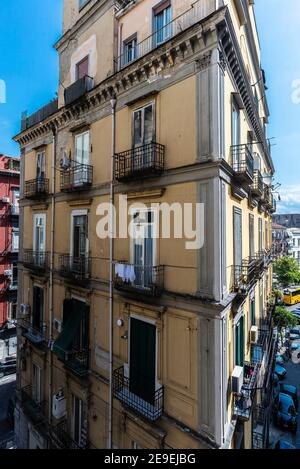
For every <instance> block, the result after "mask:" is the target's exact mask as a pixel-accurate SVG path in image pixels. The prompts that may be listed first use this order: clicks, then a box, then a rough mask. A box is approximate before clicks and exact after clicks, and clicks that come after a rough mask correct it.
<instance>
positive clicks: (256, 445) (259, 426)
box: [252, 405, 271, 449]
mask: <svg viewBox="0 0 300 469" xmlns="http://www.w3.org/2000/svg"><path fill="white" fill-rule="evenodd" d="M270 420H271V407H270V406H267V407H265V406H263V405H257V406H255V407H254V409H253V432H252V449H268V447H269V428H270Z"/></svg>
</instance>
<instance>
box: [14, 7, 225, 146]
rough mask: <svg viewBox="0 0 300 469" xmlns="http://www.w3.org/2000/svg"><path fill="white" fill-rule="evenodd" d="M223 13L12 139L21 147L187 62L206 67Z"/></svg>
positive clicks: (178, 36)
mask: <svg viewBox="0 0 300 469" xmlns="http://www.w3.org/2000/svg"><path fill="white" fill-rule="evenodd" d="M225 12H226V8H221V9H219V10H218V11H217V12H214V13H212V14H211V15H210V16H208V17H207V18H205V19H204V20H202V21H200V22H199V23H197V24H196V25H193V26H191V27H190V28H188V29H187V30H185V31H183V32H182V33H180V34H178V35H177V36H176V37H174V38H172V40H170V41H168V42H167V43H165V44H164V45H162V46H160V47H158V48H157V49H155V50H153V51H151V52H149V53H148V54H146V55H145V56H144V57H142V58H141V59H139V60H137V61H136V62H134V63H132V64H131V65H129V66H127V67H125V68H124V69H122V70H120V71H119V72H117V73H115V74H114V75H112V76H110V77H108V78H107V79H106V80H104V81H103V82H102V83H100V84H99V85H97V86H96V87H95V88H94V89H93V90H91V91H90V92H89V93H87V94H86V95H85V96H84V97H83V98H82V99H81V100H80V101H78V102H76V103H74V104H73V105H71V106H68V107H62V108H61V109H59V110H58V112H57V113H56V114H53V115H52V116H50V117H49V118H48V119H46V120H45V121H42V122H40V123H39V124H38V125H36V126H34V127H31V128H29V129H27V130H25V131H23V132H21V133H20V134H18V135H16V136H15V137H14V140H15V141H16V142H18V143H19V144H20V145H21V146H23V145H26V144H28V143H29V142H31V141H34V140H35V139H37V138H40V137H42V136H44V135H46V134H48V133H50V132H51V131H52V129H53V127H54V128H55V129H56V130H59V129H61V128H63V127H65V126H67V125H69V123H70V122H74V120H77V119H79V118H80V117H81V116H82V115H83V114H84V113H86V111H89V110H91V109H97V108H98V109H101V108H103V107H105V106H110V99H111V97H112V96H113V95H116V96H117V97H118V96H121V95H122V94H123V93H125V92H127V91H129V90H130V89H133V88H134V87H135V86H136V84H140V83H142V82H147V81H148V82H149V80H151V78H154V77H155V76H157V75H158V74H159V73H163V72H164V71H168V70H169V69H170V68H172V67H174V66H175V65H180V64H181V63H186V62H188V60H196V59H197V61H198V64H200V65H199V66H201V63H202V66H208V65H209V63H210V61H209V57H210V56H209V54H207V53H206V52H205V51H206V50H208V48H209V44H208V36H209V34H210V33H212V32H215V36H216V24H217V23H220V22H221V21H222V20H224V17H225ZM214 44H215V42H214Z"/></svg>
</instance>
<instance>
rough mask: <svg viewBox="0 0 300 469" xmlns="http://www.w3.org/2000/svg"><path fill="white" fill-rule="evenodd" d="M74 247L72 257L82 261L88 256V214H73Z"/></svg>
mask: <svg viewBox="0 0 300 469" xmlns="http://www.w3.org/2000/svg"><path fill="white" fill-rule="evenodd" d="M72 225H73V226H72V231H73V234H72V246H71V256H72V257H73V258H74V259H80V258H81V257H86V256H87V251H88V215H87V213H82V214H81V213H79V212H78V213H75V214H72Z"/></svg>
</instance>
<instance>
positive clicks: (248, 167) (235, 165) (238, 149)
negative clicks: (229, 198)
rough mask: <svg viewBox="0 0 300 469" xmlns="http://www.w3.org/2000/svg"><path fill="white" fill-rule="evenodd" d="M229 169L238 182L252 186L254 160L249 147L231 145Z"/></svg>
mask: <svg viewBox="0 0 300 469" xmlns="http://www.w3.org/2000/svg"><path fill="white" fill-rule="evenodd" d="M231 167H232V169H233V171H234V177H235V179H236V180H237V181H238V182H240V183H242V184H243V183H244V184H253V181H254V159H253V156H252V153H251V149H250V146H249V145H233V146H232V147H231Z"/></svg>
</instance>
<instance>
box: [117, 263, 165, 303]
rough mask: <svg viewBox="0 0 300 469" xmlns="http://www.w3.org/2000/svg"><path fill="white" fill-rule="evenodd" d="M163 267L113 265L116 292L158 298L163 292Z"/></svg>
mask: <svg viewBox="0 0 300 469" xmlns="http://www.w3.org/2000/svg"><path fill="white" fill-rule="evenodd" d="M163 279H164V268H163V266H155V267H154V266H143V265H133V264H126V263H123V262H120V263H116V264H115V280H114V286H115V288H116V289H117V290H121V291H126V292H132V293H141V294H143V295H149V296H159V295H160V294H161V293H162V290H163Z"/></svg>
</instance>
